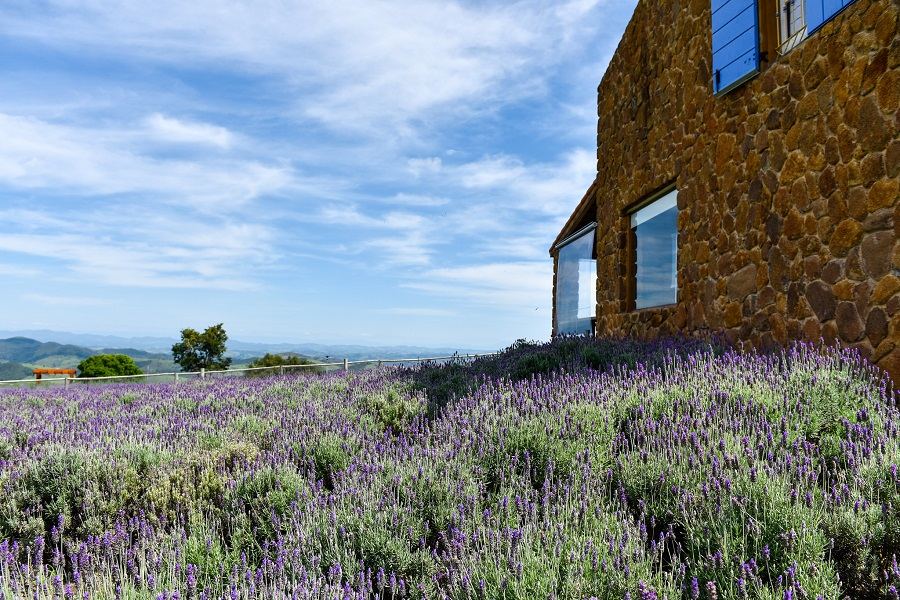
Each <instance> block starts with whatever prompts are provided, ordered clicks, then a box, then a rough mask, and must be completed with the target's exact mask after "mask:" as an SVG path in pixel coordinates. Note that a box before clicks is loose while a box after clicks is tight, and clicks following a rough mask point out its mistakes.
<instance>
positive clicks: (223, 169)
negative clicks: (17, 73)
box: [0, 114, 294, 211]
mask: <svg viewBox="0 0 900 600" xmlns="http://www.w3.org/2000/svg"><path fill="white" fill-rule="evenodd" d="M0 140H2V141H0V183H2V184H6V185H10V186H14V187H19V188H32V189H49V190H60V191H63V192H65V193H66V194H72V193H81V194H86V195H91V196H98V195H103V196H109V195H113V194H152V195H153V197H155V198H156V199H162V200H167V201H172V200H177V201H178V202H179V203H182V204H183V205H185V206H187V207H190V208H194V209H196V208H215V209H216V210H217V211H221V210H222V209H223V208H230V207H235V206H238V205H241V204H244V203H246V202H248V201H250V200H253V199H255V198H258V197H260V196H263V195H266V194H274V193H278V192H281V191H284V190H286V189H287V188H288V187H290V186H291V185H292V184H293V183H294V182H293V180H292V173H291V172H290V170H289V169H287V168H284V167H282V166H279V165H267V164H262V163H260V162H258V161H255V160H240V159H229V158H225V159H218V158H210V157H205V158H204V157H194V158H192V159H190V160H187V159H183V158H164V159H160V158H155V157H152V156H148V155H145V154H141V153H140V152H139V151H138V150H137V148H136V147H135V146H136V144H137V141H138V140H136V139H135V135H134V134H133V133H131V132H129V131H128V130H127V129H126V130H121V129H120V130H108V129H99V128H91V129H87V128H83V127H75V126H69V125H59V124H55V123H49V122H46V121H41V120H38V119H34V118H29V117H21V116H15V115H6V114H0Z"/></svg>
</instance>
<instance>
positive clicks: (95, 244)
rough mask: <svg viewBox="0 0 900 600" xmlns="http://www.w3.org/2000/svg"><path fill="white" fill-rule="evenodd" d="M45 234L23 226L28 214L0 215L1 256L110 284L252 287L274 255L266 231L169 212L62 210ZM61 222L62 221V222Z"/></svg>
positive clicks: (57, 274)
mask: <svg viewBox="0 0 900 600" xmlns="http://www.w3.org/2000/svg"><path fill="white" fill-rule="evenodd" d="M60 212H61V217H60V219H59V222H58V223H56V224H55V226H54V227H53V228H52V229H49V230H48V229H46V228H43V227H38V228H34V227H29V226H28V223H30V222H31V218H30V217H31V213H32V211H25V210H23V211H14V210H9V211H4V212H3V213H0V217H3V219H2V222H0V252H6V253H9V254H10V255H11V256H12V255H15V254H20V255H26V256H32V257H39V258H42V259H45V260H47V261H49V262H50V263H51V264H54V263H56V264H60V265H64V266H65V267H67V271H65V272H62V271H60V272H57V271H55V270H50V271H49V273H50V274H51V276H52V277H55V278H60V279H66V278H73V277H74V279H75V280H78V281H89V282H92V283H99V284H105V285H113V286H134V287H164V288H166V287H167V288H212V289H226V290H247V289H254V288H255V287H257V283H256V282H255V278H254V271H256V270H258V269H262V268H265V267H267V266H268V265H269V264H271V262H272V261H273V260H275V259H276V258H277V254H276V253H275V251H274V250H273V248H272V244H273V237H274V233H273V232H272V230H271V229H270V228H268V227H266V226H263V225H259V224H253V223H240V222H235V221H230V220H228V219H226V218H224V217H215V218H213V217H205V218H203V219H189V218H185V213H181V212H178V211H172V210H163V209H161V210H155V211H146V212H136V211H121V212H117V211H115V210H108V209H107V208H105V207H104V208H98V209H86V210H82V211H79V210H78V209H77V208H76V209H75V210H72V211H67V210H63V211H60ZM66 217H68V218H66Z"/></svg>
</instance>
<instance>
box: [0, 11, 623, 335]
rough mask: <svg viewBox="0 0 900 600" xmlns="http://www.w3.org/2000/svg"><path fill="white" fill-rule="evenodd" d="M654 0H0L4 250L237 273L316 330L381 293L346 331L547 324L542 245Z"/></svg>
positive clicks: (25, 255) (198, 276) (179, 272)
mask: <svg viewBox="0 0 900 600" xmlns="http://www.w3.org/2000/svg"><path fill="white" fill-rule="evenodd" d="M634 3H635V0H563V1H561V2H548V1H546V0H512V1H511V2H501V1H494V0H488V1H486V2H481V1H478V2H475V1H470V0H419V1H415V2H395V1H392V0H335V1H334V2H326V3H322V2H319V3H315V2H313V3H310V2H302V1H299V0H260V1H259V2H244V1H242V0H238V1H235V2H229V3H226V4H223V3H221V2H216V1H214V0H197V1H196V2H182V1H180V0H160V2H155V3H152V4H148V3H146V2H140V1H138V0H84V1H80V2H73V1H72V0H46V1H45V2H42V3H41V4H40V6H39V7H37V6H36V5H34V3H32V2H29V1H27V0H9V1H7V2H3V3H0V38H3V39H4V40H5V42H6V46H5V47H6V48H7V49H11V55H10V56H9V57H8V58H9V59H8V60H5V61H3V64H0V76H2V77H3V78H4V81H7V82H8V83H9V84H10V85H8V86H3V87H2V89H0V274H4V273H6V274H7V275H10V276H16V277H20V278H22V279H25V278H26V277H27V275H28V273H30V272H31V269H30V268H28V267H25V266H24V265H26V264H27V265H29V266H30V265H31V264H32V263H33V264H36V265H41V266H43V268H44V271H45V272H46V273H50V274H52V275H48V276H47V277H44V278H41V279H42V280H43V281H49V282H65V284H66V286H67V294H65V295H64V296H66V297H68V298H70V299H74V300H73V301H76V302H77V300H78V299H82V300H89V299H90V298H95V297H101V296H102V294H108V295H109V296H110V297H111V298H116V297H118V296H117V294H118V293H120V292H118V291H115V290H123V289H125V288H129V287H135V288H140V289H141V293H143V291H144V290H149V289H152V288H159V289H160V290H161V291H160V292H159V297H163V296H164V294H174V295H169V296H165V297H167V298H176V297H177V298H179V300H180V299H181V298H182V296H181V294H182V293H188V292H190V294H192V295H196V297H198V298H200V297H204V298H205V301H206V302H208V303H210V304H214V303H215V302H217V301H218V300H219V298H220V293H221V292H222V291H228V292H229V293H231V294H232V295H231V296H229V297H234V298H241V299H242V300H241V301H240V302H234V303H233V304H230V305H229V306H232V307H234V308H233V309H230V310H233V314H234V315H239V316H238V317H235V318H241V319H243V320H244V322H248V323H249V322H254V323H257V322H260V320H261V319H262V317H258V315H256V314H255V313H254V314H250V313H251V312H252V311H250V309H248V308H238V307H239V306H241V307H244V306H251V305H253V303H254V302H256V303H263V304H264V305H266V306H267V307H268V306H269V305H270V304H277V303H279V302H284V303H286V305H285V307H284V308H282V312H281V313H279V314H280V317H279V320H280V321H281V322H285V323H290V327H295V329H296V331H298V332H302V331H309V330H310V327H311V326H312V325H315V326H316V327H319V326H320V325H319V322H320V321H321V322H324V321H325V319H326V318H325V317H324V316H323V315H327V314H330V311H331V310H332V309H333V306H332V305H333V304H334V303H335V302H338V301H340V302H343V301H344V299H352V301H353V302H356V303H357V304H358V305H360V306H363V307H364V310H360V311H355V309H354V308H352V307H350V306H347V307H344V308H345V309H346V310H349V311H351V312H358V313H359V314H366V312H367V311H368V312H369V314H370V316H372V313H373V311H374V314H375V315H379V316H381V317H382V318H381V319H368V320H367V321H366V322H365V323H360V322H357V321H354V320H352V319H341V320H340V323H337V324H336V325H335V327H338V328H344V329H345V330H346V331H347V332H348V333H347V335H349V336H351V337H356V336H365V335H372V336H375V337H377V336H378V334H377V333H373V332H372V331H366V328H367V327H370V326H372V327H375V325H372V324H371V322H375V321H377V322H378V323H391V322H397V321H401V319H400V317H415V316H418V317H422V318H426V317H428V318H430V319H431V320H430V321H425V323H426V325H427V326H428V328H430V329H429V331H444V332H448V333H447V335H451V336H454V335H460V336H461V335H463V334H462V333H461V332H458V331H457V330H456V328H454V327H447V326H446V323H448V322H453V321H466V322H470V321H471V322H472V323H479V322H480V323H482V324H483V327H475V329H473V330H470V333H471V332H472V331H475V332H478V331H480V330H482V329H483V330H484V331H485V332H487V331H489V330H490V329H492V328H493V327H495V326H496V322H497V315H499V314H503V315H515V316H514V317H512V316H511V317H510V319H509V327H510V329H512V328H514V327H517V323H522V324H525V325H522V326H523V327H531V328H532V330H539V331H540V332H544V331H545V329H546V327H545V325H546V323H547V319H549V316H547V315H546V314H538V315H535V313H541V312H542V311H543V312H546V308H547V307H548V306H549V294H550V285H551V277H550V261H549V258H548V257H547V254H546V247H547V245H548V244H549V243H550V240H552V238H553V237H554V235H555V233H556V232H557V231H558V229H559V227H560V226H561V225H562V223H563V222H564V220H565V218H566V217H567V216H568V214H569V213H570V211H571V210H572V208H573V207H574V206H575V205H576V203H577V202H578V200H579V199H580V198H581V196H582V194H583V193H584V190H585V189H586V188H587V186H588V185H589V184H590V182H591V180H592V179H593V177H594V175H595V169H596V157H595V154H594V149H593V147H592V146H593V137H594V127H595V124H596V121H595V117H594V116H593V113H594V112H595V109H596V102H595V97H594V95H595V86H596V83H597V82H598V81H599V80H600V77H601V76H602V70H603V68H604V66H605V64H606V61H607V60H608V56H609V55H610V54H611V52H612V50H613V49H614V48H615V44H616V41H617V39H618V37H617V36H618V33H619V32H620V30H621V27H624V22H625V21H626V20H627V16H628V14H630V11H631V8H632V7H633V5H634ZM610 23H613V25H610ZM615 23H618V25H616V24H615ZM49 55H52V56H54V57H58V58H59V60H58V61H47V60H45V58H46V57H47V56H49ZM4 269H5V271H4ZM79 284H83V286H84V287H82V288H81V289H78V285H79ZM88 286H99V287H100V289H101V290H103V291H102V293H101V292H98V291H96V290H94V289H92V287H88ZM69 287H71V288H72V289H71V290H69V289H68V288H69ZM23 288H24V291H23V293H24V294H28V293H30V294H36V296H35V297H34V298H33V303H34V304H35V305H36V306H45V307H46V306H50V305H49V304H47V303H44V304H43V305H42V304H41V302H40V301H39V300H38V298H39V297H42V298H43V300H45V301H47V302H49V301H50V299H51V298H54V297H56V296H55V295H54V290H53V289H49V291H48V288H47V287H46V286H45V287H40V288H39V287H30V286H23ZM172 289H174V290H176V291H175V292H172V291H171V290H172ZM167 290H168V291H167ZM335 290H338V291H339V292H340V295H338V296H331V295H330V294H333V293H335ZM301 291H302V292H303V293H302V294H301V293H300V292H301ZM348 292H349V293H348ZM149 293H150V292H148V295H149ZM153 294H156V292H153ZM251 296H252V298H253V300H252V301H250V300H248V298H250V297H251ZM301 296H302V297H303V303H304V307H303V309H302V310H301V309H299V308H298V307H296V306H294V305H293V304H290V305H288V303H289V300H288V299H290V302H292V303H296V301H297V300H296V299H297V298H298V297H301ZM103 297H105V296H103ZM16 298H18V299H22V295H19V296H16ZM335 298H338V299H339V300H335ZM350 301H351V300H347V302H350ZM147 302H149V300H148V301H147ZM202 303H203V302H201V304H202ZM138 304H139V303H138ZM174 304H175V305H176V306H186V305H187V303H184V302H180V301H179V302H175V303H174ZM71 306H72V307H73V308H75V307H76V306H75V305H74V304H73V305H71ZM116 306H117V310H119V308H121V309H122V310H133V311H138V310H139V308H138V307H137V305H134V306H132V305H130V304H129V303H126V302H120V303H119V304H117V305H116ZM371 306H386V307H394V308H386V309H371V308H369V307H371ZM123 307H124V308H123ZM410 307H411V308H410ZM2 308H3V305H2V300H0V309H2ZM77 308H78V309H79V312H80V313H82V314H90V313H91V311H90V309H91V305H89V304H83V305H79V306H77ZM185 310H186V309H185ZM379 311H380V312H379ZM101 312H102V311H100V310H97V311H96V314H97V315H100V314H101ZM145 312H146V310H145ZM307 315H311V316H309V317H308V318H310V319H313V321H312V322H309V321H307V322H302V321H303V319H304V318H307ZM391 317H395V318H394V319H392V318H391ZM450 317H453V318H450ZM35 318H37V317H34V318H33V319H32V320H34V319H35ZM98 318H99V317H98ZM479 319H480V321H479ZM378 326H380V327H383V328H386V327H387V325H378ZM382 331H384V329H382ZM276 333H279V334H280V330H279V332H276ZM390 334H391V335H393V333H392V332H390ZM405 334H406V335H413V333H411V332H407V333H405ZM521 334H522V335H525V334H527V332H522V333H521ZM397 335H399V334H397ZM484 335H488V334H487V333H485V334H484ZM498 335H499V334H498ZM517 335H518V334H517ZM482 343H485V341H484V340H482Z"/></svg>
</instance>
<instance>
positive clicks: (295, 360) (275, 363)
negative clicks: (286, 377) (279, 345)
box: [247, 352, 324, 377]
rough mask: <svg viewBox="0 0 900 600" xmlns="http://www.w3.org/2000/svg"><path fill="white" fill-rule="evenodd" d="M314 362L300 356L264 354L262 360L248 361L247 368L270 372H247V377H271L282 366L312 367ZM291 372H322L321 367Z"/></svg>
mask: <svg viewBox="0 0 900 600" xmlns="http://www.w3.org/2000/svg"><path fill="white" fill-rule="evenodd" d="M314 364H316V363H315V361H312V360H310V359H308V358H303V357H301V356H296V355H290V356H283V355H281V354H269V353H268V352H267V353H266V355H265V356H263V357H262V358H257V359H255V360H253V361H250V364H249V365H247V366H248V367H252V368H257V367H272V369H271V371H270V370H268V369H267V370H265V371H262V370H260V371H248V372H247V376H248V377H259V376H262V375H271V374H273V373H278V372H279V369H278V367H281V366H283V365H314ZM291 371H292V372H298V373H299V372H303V373H322V372H323V371H324V370H323V369H322V367H310V368H308V369H291Z"/></svg>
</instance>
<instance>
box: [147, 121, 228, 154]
mask: <svg viewBox="0 0 900 600" xmlns="http://www.w3.org/2000/svg"><path fill="white" fill-rule="evenodd" d="M145 123H146V126H147V133H148V134H149V135H150V136H151V137H154V138H156V139H158V140H160V141H163V142H174V143H179V144H200V145H205V146H215V147H217V148H222V149H227V148H229V147H231V144H232V143H233V141H234V136H233V135H232V133H231V132H230V131H228V129H226V128H224V127H219V126H218V125H210V124H208V123H196V122H193V121H182V120H180V119H175V118H173V117H167V116H165V115H162V114H160V113H154V114H152V115H150V116H149V117H147V119H146V120H145Z"/></svg>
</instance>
